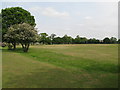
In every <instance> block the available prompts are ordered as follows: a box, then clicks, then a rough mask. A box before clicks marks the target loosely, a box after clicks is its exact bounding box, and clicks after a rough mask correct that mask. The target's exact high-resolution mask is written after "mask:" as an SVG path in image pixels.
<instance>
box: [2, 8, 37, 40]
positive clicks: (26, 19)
mask: <svg viewBox="0 0 120 90" xmlns="http://www.w3.org/2000/svg"><path fill="white" fill-rule="evenodd" d="M21 23H28V24H30V25H32V26H35V25H36V24H35V19H34V16H32V15H31V14H30V12H28V11H27V10H24V9H22V8H21V7H11V8H5V9H2V37H3V36H4V34H6V33H7V31H8V28H9V27H10V26H11V25H14V24H21ZM3 41H4V38H3Z"/></svg>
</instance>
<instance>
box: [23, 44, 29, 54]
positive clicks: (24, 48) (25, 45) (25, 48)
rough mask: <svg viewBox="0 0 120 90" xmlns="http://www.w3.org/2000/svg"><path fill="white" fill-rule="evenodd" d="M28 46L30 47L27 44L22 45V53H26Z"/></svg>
mask: <svg viewBox="0 0 120 90" xmlns="http://www.w3.org/2000/svg"><path fill="white" fill-rule="evenodd" d="M29 45H30V44H29V43H28V44H22V48H23V51H24V52H28V49H29Z"/></svg>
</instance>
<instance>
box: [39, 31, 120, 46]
mask: <svg viewBox="0 0 120 90" xmlns="http://www.w3.org/2000/svg"><path fill="white" fill-rule="evenodd" d="M38 42H39V43H40V44H117V43H120V39H119V40H117V38H115V37H111V38H108V37H105V38H104V39H103V40H99V39H95V38H90V39H87V38H86V37H80V36H79V35H77V36H76V37H75V38H72V37H71V36H68V35H64V36H63V37H57V36H56V34H51V35H50V36H49V35H48V34H47V33H40V34H39V39H38Z"/></svg>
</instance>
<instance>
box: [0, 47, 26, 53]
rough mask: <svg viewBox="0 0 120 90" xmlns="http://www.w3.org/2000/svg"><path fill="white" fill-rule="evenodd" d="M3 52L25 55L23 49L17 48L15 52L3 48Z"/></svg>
mask: <svg viewBox="0 0 120 90" xmlns="http://www.w3.org/2000/svg"><path fill="white" fill-rule="evenodd" d="M1 50H2V52H15V53H24V52H23V49H22V48H16V49H15V50H13V49H12V50H8V49H7V48H2V49H1Z"/></svg>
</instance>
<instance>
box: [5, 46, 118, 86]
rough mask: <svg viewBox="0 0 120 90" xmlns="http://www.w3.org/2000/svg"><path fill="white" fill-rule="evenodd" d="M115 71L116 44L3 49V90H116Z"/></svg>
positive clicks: (116, 75)
mask: <svg viewBox="0 0 120 90" xmlns="http://www.w3.org/2000/svg"><path fill="white" fill-rule="evenodd" d="M117 69H118V45H117V44H116V45H113V44H111V45H110V44H108V45H107V44H96V45H95V44H80V45H38V46H31V47H30V50H29V52H28V53H23V52H22V50H21V49H20V47H19V49H17V50H16V51H9V50H7V49H6V48H3V87H4V88H116V87H118V70H117Z"/></svg>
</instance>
